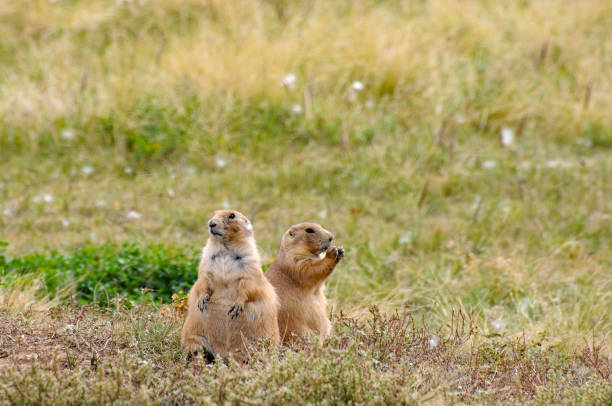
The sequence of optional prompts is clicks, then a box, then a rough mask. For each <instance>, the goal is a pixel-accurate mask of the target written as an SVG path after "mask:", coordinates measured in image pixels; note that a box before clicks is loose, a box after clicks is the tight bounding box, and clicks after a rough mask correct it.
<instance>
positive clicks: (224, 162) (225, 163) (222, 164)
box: [217, 158, 227, 168]
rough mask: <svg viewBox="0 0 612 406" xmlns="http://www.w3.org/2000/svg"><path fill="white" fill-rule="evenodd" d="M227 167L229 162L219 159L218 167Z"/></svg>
mask: <svg viewBox="0 0 612 406" xmlns="http://www.w3.org/2000/svg"><path fill="white" fill-rule="evenodd" d="M226 165H227V161H226V160H225V159H223V158H217V166H218V167H219V168H225V166H226Z"/></svg>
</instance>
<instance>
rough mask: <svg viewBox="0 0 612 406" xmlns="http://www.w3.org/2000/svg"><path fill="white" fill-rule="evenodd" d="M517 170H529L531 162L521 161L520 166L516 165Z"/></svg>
mask: <svg viewBox="0 0 612 406" xmlns="http://www.w3.org/2000/svg"><path fill="white" fill-rule="evenodd" d="M518 168H519V169H522V170H525V169H529V168H531V162H529V161H523V162H521V163H520V164H518Z"/></svg>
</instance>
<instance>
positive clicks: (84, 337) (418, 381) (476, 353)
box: [0, 305, 612, 404]
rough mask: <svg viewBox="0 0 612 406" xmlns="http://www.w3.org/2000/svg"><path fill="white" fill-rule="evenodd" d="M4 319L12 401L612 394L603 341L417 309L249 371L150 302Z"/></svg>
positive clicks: (2, 391)
mask: <svg viewBox="0 0 612 406" xmlns="http://www.w3.org/2000/svg"><path fill="white" fill-rule="evenodd" d="M0 317H2V320H3V323H2V324H1V328H2V331H1V333H2V335H1V337H3V339H2V348H3V349H4V351H5V352H4V358H2V359H0V371H2V372H0V376H1V377H2V384H0V400H2V399H3V400H2V401H3V402H5V403H12V404H15V403H17V404H32V403H37V402H43V403H45V402H47V403H49V404H72V403H75V402H76V403H83V404H103V403H108V402H125V401H129V402H134V401H137V402H139V403H141V404H152V403H162V404H166V403H172V404H192V403H193V402H202V403H204V404H209V403H210V404H214V403H229V404H244V403H247V404H289V403H291V404H302V403H304V402H314V403H321V404H338V403H353V402H355V403H387V404H389V403H392V404H412V403H414V402H419V403H420V402H424V401H427V402H431V403H434V404H442V403H443V404H449V403H457V402H467V403H472V402H477V403H483V404H499V403H505V402H525V401H527V400H529V399H532V400H533V402H535V403H536V404H546V401H547V400H550V398H549V397H550V396H554V395H551V392H554V391H555V390H556V389H557V388H559V387H563V388H565V389H566V390H567V389H570V388H572V390H573V391H574V396H582V395H581V394H584V393H586V394H588V396H590V398H591V399H592V400H591V401H590V402H588V401H586V402H583V403H584V404H597V401H602V402H607V401H609V400H610V399H611V398H610V396H611V395H612V392H611V390H612V387H611V386H610V381H609V375H610V369H611V368H612V361H611V360H610V359H609V358H607V357H605V356H603V355H602V354H601V353H599V352H597V348H598V347H597V346H598V341H597V340H595V341H593V343H588V345H587V346H585V347H583V349H582V350H580V351H579V352H577V353H571V352H569V353H568V352H564V351H559V350H558V349H555V348H554V347H550V346H548V345H546V344H544V343H534V342H529V341H526V340H525V339H508V338H505V337H494V338H487V337H484V336H482V335H481V334H480V333H478V331H477V329H476V326H475V325H474V324H473V323H472V322H471V320H470V318H469V316H467V315H465V314H464V313H461V312H456V313H453V315H452V317H451V319H449V320H448V322H449V324H448V325H447V326H446V327H445V328H443V329H442V330H432V329H431V328H429V327H427V326H426V325H424V324H422V323H421V322H417V321H415V320H414V318H413V317H412V316H411V314H410V313H406V312H400V313H396V314H393V315H389V316H386V315H384V314H381V313H379V311H378V310H377V309H376V308H372V309H370V314H369V315H368V316H367V317H364V318H363V319H361V320H357V319H353V318H348V317H344V316H341V315H340V316H339V317H336V318H335V330H334V334H333V335H332V338H331V339H329V340H328V341H326V343H325V344H324V345H323V346H322V347H319V345H318V344H317V343H316V340H315V339H313V340H312V342H310V341H308V340H306V341H304V342H303V343H301V344H296V345H295V347H294V348H290V349H289V348H288V349H282V350H281V351H280V352H279V351H277V350H275V349H271V348H269V347H268V346H267V345H265V344H263V345H262V346H261V347H259V349H258V348H253V349H252V352H251V353H250V361H249V364H248V365H246V366H241V365H239V364H237V363H234V362H229V363H227V364H224V363H217V364H216V365H213V366H204V365H203V364H202V360H197V362H196V363H190V362H188V361H186V359H185V358H184V356H185V352H184V350H183V349H182V348H181V347H180V343H179V337H180V322H176V321H172V320H171V319H169V318H166V317H164V316H159V315H157V312H155V309H154V308H151V307H150V306H149V305H141V306H139V307H137V308H134V309H132V310H129V311H126V310H121V311H112V310H101V309H95V308H87V307H84V308H64V309H62V310H61V311H51V312H49V313H47V315H46V317H45V319H44V321H42V322H37V323H32V321H31V320H29V319H27V318H23V317H15V316H10V315H7V314H6V313H3V314H2V315H1V316H0ZM542 399H544V400H542ZM555 399H557V401H558V402H559V401H563V402H565V401H568V400H571V399H570V398H566V399H561V398H558V397H557V398H555ZM574 399H577V398H576V397H574ZM583 400H584V399H583ZM38 404H42V403H38Z"/></svg>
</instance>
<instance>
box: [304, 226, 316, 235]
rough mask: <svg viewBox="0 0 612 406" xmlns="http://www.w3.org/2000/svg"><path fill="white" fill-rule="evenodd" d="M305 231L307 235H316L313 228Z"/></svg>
mask: <svg viewBox="0 0 612 406" xmlns="http://www.w3.org/2000/svg"><path fill="white" fill-rule="evenodd" d="M305 231H306V232H307V233H309V234H314V230H313V229H312V228H310V227H309V228H307V229H306V230H305Z"/></svg>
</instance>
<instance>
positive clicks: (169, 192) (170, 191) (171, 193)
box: [167, 188, 175, 197]
mask: <svg viewBox="0 0 612 406" xmlns="http://www.w3.org/2000/svg"><path fill="white" fill-rule="evenodd" d="M167 192H168V196H170V197H174V196H175V194H174V190H173V189H171V188H168V190H167Z"/></svg>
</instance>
